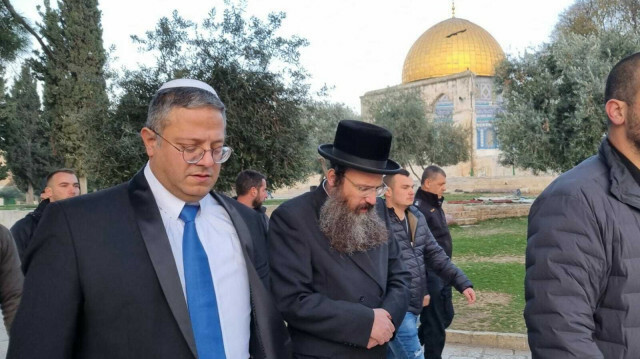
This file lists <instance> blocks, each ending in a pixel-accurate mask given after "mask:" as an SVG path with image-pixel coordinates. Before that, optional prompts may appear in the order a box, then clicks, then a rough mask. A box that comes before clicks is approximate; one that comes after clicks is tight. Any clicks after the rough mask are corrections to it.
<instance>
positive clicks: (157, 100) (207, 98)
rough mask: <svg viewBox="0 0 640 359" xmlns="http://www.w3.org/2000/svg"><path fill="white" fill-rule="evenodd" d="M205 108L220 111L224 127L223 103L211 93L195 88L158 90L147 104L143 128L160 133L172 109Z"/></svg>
mask: <svg viewBox="0 0 640 359" xmlns="http://www.w3.org/2000/svg"><path fill="white" fill-rule="evenodd" d="M205 106H209V107H213V108H215V109H218V110H220V112H222V118H223V120H224V124H225V127H226V124H227V115H226V110H225V106H224V103H222V101H221V100H220V98H219V97H218V96H216V95H214V94H213V93H211V92H209V91H206V90H203V89H200V88H196V87H172V88H167V89H163V90H160V91H158V92H156V94H155V95H154V96H153V98H152V99H151V102H150V103H149V111H148V114H147V122H146V123H145V127H148V128H150V129H152V130H154V131H156V132H158V133H162V131H163V130H164V128H165V127H166V126H167V117H168V116H169V112H171V109H173V108H174V107H183V108H199V107H205Z"/></svg>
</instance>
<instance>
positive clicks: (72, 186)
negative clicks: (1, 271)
mask: <svg viewBox="0 0 640 359" xmlns="http://www.w3.org/2000/svg"><path fill="white" fill-rule="evenodd" d="M79 195H80V182H78V176H77V175H76V173H75V171H74V170H72V169H69V168H59V169H57V170H55V171H52V172H51V173H49V174H48V175H47V179H46V183H45V187H44V189H43V190H42V194H41V195H40V198H42V201H40V204H38V207H36V209H35V210H33V212H30V213H29V214H27V215H26V216H25V217H24V218H22V219H20V220H18V221H17V222H16V223H15V224H14V225H13V226H12V227H11V234H12V235H13V239H14V240H15V242H16V247H17V248H18V255H19V257H20V260H21V261H22V260H23V259H24V254H25V252H26V250H27V247H28V246H29V242H30V241H31V237H33V233H34V232H35V229H36V227H38V223H39V222H40V218H41V217H42V214H43V213H44V210H45V208H46V207H47V206H48V205H49V203H52V202H56V201H61V200H63V199H67V198H71V197H76V196H79Z"/></svg>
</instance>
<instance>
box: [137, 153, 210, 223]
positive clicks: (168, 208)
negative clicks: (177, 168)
mask: <svg viewBox="0 0 640 359" xmlns="http://www.w3.org/2000/svg"><path fill="white" fill-rule="evenodd" d="M144 176H145V178H146V179H147V182H148V183H149V187H150V188H151V192H152V193H153V197H154V198H155V200H156V204H157V205H158V208H159V209H160V210H161V211H163V212H164V213H166V214H167V215H169V217H170V218H172V219H176V220H177V219H179V218H180V212H182V208H184V205H185V204H186V202H185V201H183V200H181V199H180V198H178V197H176V196H175V195H173V194H172V193H171V192H169V191H168V190H167V189H166V188H165V187H164V186H163V185H162V183H160V181H158V178H157V177H156V176H155V175H154V174H153V171H152V170H151V166H149V162H147V165H146V166H145V167H144ZM192 204H195V203H192ZM198 204H199V205H200V212H202V211H203V210H204V209H205V208H206V207H208V206H209V205H211V201H203V200H202V199H201V200H200V201H198ZM200 212H199V213H200Z"/></svg>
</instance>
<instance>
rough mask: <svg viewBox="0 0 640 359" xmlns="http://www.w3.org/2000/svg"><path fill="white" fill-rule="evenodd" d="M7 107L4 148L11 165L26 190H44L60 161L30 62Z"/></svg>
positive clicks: (1, 133) (1, 132) (0, 141)
mask: <svg viewBox="0 0 640 359" xmlns="http://www.w3.org/2000/svg"><path fill="white" fill-rule="evenodd" d="M6 106H7V111H6V112H5V116H0V149H1V150H2V151H3V154H4V156H5V160H6V161H7V167H8V169H9V170H10V171H11V174H12V175H13V180H14V181H15V183H16V185H17V186H18V188H20V189H21V190H22V191H29V193H33V190H34V189H35V190H37V191H40V190H42V188H41V187H42V181H43V179H44V178H45V177H46V175H47V173H48V172H49V171H50V170H51V169H52V167H55V166H56V163H55V160H54V158H52V156H51V147H50V145H49V141H50V138H49V130H50V129H49V124H48V123H47V122H46V121H45V120H44V119H43V117H42V115H41V110H40V98H39V96H38V89H37V85H36V80H35V78H34V75H33V74H32V72H31V69H30V68H29V66H28V65H23V66H22V71H21V73H20V77H19V78H18V79H16V81H15V83H14V86H13V88H12V89H11V95H10V96H9V97H7V102H6ZM38 193H39V192H38Z"/></svg>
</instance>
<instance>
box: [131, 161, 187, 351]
mask: <svg viewBox="0 0 640 359" xmlns="http://www.w3.org/2000/svg"><path fill="white" fill-rule="evenodd" d="M129 200H130V201H131V205H132V206H133V209H134V212H135V214H136V222H137V223H138V228H139V229H140V234H141V235H142V239H143V240H144V243H145V246H146V247H147V252H148V253H149V257H150V258H151V263H152V264H153V268H154V269H155V271H156V275H157V276H158V281H159V282H160V286H161V287H162V291H163V292H164V296H165V298H166V299H167V303H168V304H169V307H170V308H171V312H172V313H173V316H174V317H175V319H176V322H177V323H178V326H179V327H180V331H181V332H182V335H184V338H185V340H186V341H187V344H188V345H189V348H190V349H191V352H192V353H193V355H194V356H195V357H197V350H196V342H195V339H194V336H193V330H192V329H191V319H190V318H189V311H188V309H187V303H186V301H185V298H184V292H183V290H182V284H181V283H180V277H179V275H178V270H177V268H176V264H175V260H174V258H173V252H172V251H171V245H170V244H169V238H168V237H167V233H166V231H165V229H164V224H163V223H162V217H161V216H160V211H159V210H158V205H157V204H156V201H155V199H154V197H153V193H152V192H151V189H150V188H149V184H148V183H147V180H146V178H145V177H144V172H143V170H140V171H139V172H138V173H137V174H136V175H135V176H134V177H133V179H131V181H130V182H129Z"/></svg>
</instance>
